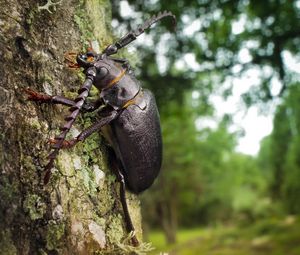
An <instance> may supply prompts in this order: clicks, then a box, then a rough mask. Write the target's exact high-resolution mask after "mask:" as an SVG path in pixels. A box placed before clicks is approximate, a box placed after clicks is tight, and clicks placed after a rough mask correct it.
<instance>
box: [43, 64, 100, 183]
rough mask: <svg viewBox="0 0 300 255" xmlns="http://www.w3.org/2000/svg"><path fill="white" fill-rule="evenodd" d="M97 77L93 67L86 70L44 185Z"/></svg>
mask: <svg viewBox="0 0 300 255" xmlns="http://www.w3.org/2000/svg"><path fill="white" fill-rule="evenodd" d="M95 76H96V70H95V68H94V67H91V68H89V69H87V70H86V79H85V81H84V83H83V85H82V86H81V88H80V89H79V90H78V96H77V97H76V99H75V100H74V102H75V104H74V105H73V106H71V107H70V109H69V111H70V112H71V113H70V114H69V115H68V116H67V117H65V121H66V123H65V124H64V126H62V127H61V128H60V129H61V131H62V132H61V133H60V134H59V135H58V136H56V137H55V138H54V139H55V140H56V141H57V143H55V144H54V145H53V150H52V152H51V153H50V154H49V156H48V157H49V162H48V164H47V165H46V167H45V170H46V174H45V177H44V184H47V183H48V182H49V179H50V176H51V169H52V168H53V165H54V160H55V159H56V157H57V155H58V153H59V150H60V149H61V148H62V146H63V142H64V140H65V138H66V136H67V134H68V132H69V131H70V129H71V127H72V126H73V124H74V122H75V120H76V118H77V116H78V114H79V112H80V109H81V108H82V106H83V104H84V101H85V99H86V98H87V96H88V94H89V91H90V89H91V87H92V85H93V82H94V78H95Z"/></svg>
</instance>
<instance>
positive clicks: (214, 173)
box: [113, 0, 300, 254]
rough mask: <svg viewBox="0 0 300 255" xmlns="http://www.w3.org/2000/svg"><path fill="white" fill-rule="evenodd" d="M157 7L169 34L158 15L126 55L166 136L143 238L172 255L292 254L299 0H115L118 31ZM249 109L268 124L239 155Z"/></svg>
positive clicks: (298, 168)
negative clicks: (227, 107) (225, 106)
mask: <svg viewBox="0 0 300 255" xmlns="http://www.w3.org/2000/svg"><path fill="white" fill-rule="evenodd" d="M161 10H170V11H172V12H173V13H174V14H175V15H176V17H177V21H178V24H177V29H176V31H172V28H171V24H169V23H168V22H162V24H160V25H159V26H156V27H155V29H152V30H150V31H148V34H147V35H145V36H144V37H143V38H144V39H143V40H142V39H141V40H140V41H142V43H138V42H137V43H135V45H133V46H131V47H133V48H134V49H136V51H134V52H132V50H133V48H129V52H127V53H126V54H128V55H131V62H134V61H133V60H136V61H135V62H136V63H133V66H134V67H135V69H136V71H137V72H138V73H139V78H140V79H141V80H142V81H143V84H144V85H145V86H146V87H148V88H150V89H151V90H152V91H153V92H154V93H155V95H156V99H157V102H158V105H159V109H160V114H161V123H162V129H163V136H164V162H163V168H162V173H161V175H160V178H159V180H158V181H157V182H156V184H155V185H154V187H153V188H151V189H150V190H149V191H147V192H146V193H145V194H144V195H143V201H142V207H143V211H144V221H145V224H144V228H145V230H146V233H148V238H149V239H150V241H152V242H154V246H157V247H158V248H161V250H162V251H170V250H171V254H173V253H174V254H201V252H202V254H283V253H287V254H300V227H299V226H300V222H299V217H298V216H297V215H299V214H300V202H299V197H300V182H299V179H300V161H299V159H298V156H299V154H300V133H299V132H300V105H299V101H300V87H299V85H300V83H299V73H300V71H299V67H300V65H299V60H300V56H299V45H300V22H299V18H300V1H298V0H293V1H292V0H265V1H257V0H224V1H220V0H209V1H206V0H198V1H190V0H178V1H157V0H152V1H143V0H138V1H114V2H113V12H114V13H113V17H114V18H115V20H114V21H113V26H114V27H115V30H116V35H117V36H118V35H119V34H118V31H124V29H125V27H126V26H127V25H128V24H130V26H131V27H132V28H135V27H136V25H137V24H140V23H141V22H142V20H145V19H146V18H148V17H149V16H147V15H148V14H149V15H150V14H152V13H157V12H159V11H161ZM120 34H121V32H120ZM133 56H134V57H133ZM237 91H239V94H238V95H237ZM241 91H242V92H241ZM216 96H218V97H222V100H221V101H223V102H226V101H228V100H231V99H232V97H233V96H235V97H238V99H239V100H238V103H236V109H235V110H234V112H231V113H228V112H225V111H224V113H223V114H222V115H220V114H217V107H219V108H220V105H219V106H217V105H216V104H215V100H213V98H214V97H216ZM221 107H222V106H221ZM253 109H256V110H257V111H258V112H259V114H261V115H264V116H268V117H269V118H272V119H273V130H272V132H271V133H270V134H269V135H268V136H266V137H265V138H264V139H263V140H262V141H261V144H260V150H259V152H258V153H252V154H253V155H247V154H243V153H242V152H241V150H238V149H237V145H238V143H239V141H240V140H241V138H242V137H243V136H244V135H247V133H246V132H245V130H244V129H245V127H242V126H239V125H237V123H236V116H237V115H243V114H244V115H246V114H247V113H248V112H249V111H251V110H253ZM249 125H251V126H248V128H249V127H250V129H251V130H252V131H253V132H254V133H255V132H257V133H258V134H259V133H260V130H262V129H264V128H265V127H264V126H263V125H261V124H260V123H255V121H253V122H252V123H249ZM186 229H189V230H186ZM161 232H163V233H164V236H165V240H166V242H167V243H168V245H166V244H165V243H164V241H163V240H161V238H162V235H161ZM191 240H194V242H192V241H191ZM201 240H204V241H203V242H201ZM176 241H177V244H172V243H176ZM156 253H157V250H156Z"/></svg>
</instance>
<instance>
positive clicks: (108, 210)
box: [0, 0, 142, 255]
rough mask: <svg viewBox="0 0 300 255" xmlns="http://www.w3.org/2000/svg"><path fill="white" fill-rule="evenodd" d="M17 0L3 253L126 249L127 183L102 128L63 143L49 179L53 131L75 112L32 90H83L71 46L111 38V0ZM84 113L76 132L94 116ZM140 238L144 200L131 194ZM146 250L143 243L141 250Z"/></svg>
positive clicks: (9, 69) (1, 84)
mask: <svg viewBox="0 0 300 255" xmlns="http://www.w3.org/2000/svg"><path fill="white" fill-rule="evenodd" d="M44 4H46V1H39V4H37V2H36V1H33V0H25V1H21V0H10V1H4V3H1V6H2V11H0V61H1V63H5V64H3V65H1V66H0V75H1V77H2V79H1V80H0V128H1V135H0V140H1V146H0V163H1V174H0V228H1V232H0V247H1V249H0V254H1V255H2V254H93V253H95V252H97V253H99V254H100V253H106V254H109V252H111V253H110V254H117V253H120V254H125V253H126V252H127V253H130V252H132V251H133V250H134V249H133V248H132V249H129V248H128V247H127V246H126V245H127V244H126V240H127V239H126V237H127V233H126V231H125V224H124V220H123V217H122V215H123V211H122V207H121V205H120V202H119V194H118V190H119V186H118V183H116V178H115V177H114V175H113V174H112V171H111V170H110V165H109V162H108V160H107V148H106V145H105V141H104V140H103V138H102V136H101V135H100V134H94V135H93V136H92V137H91V138H89V139H88V140H86V142H85V143H82V144H79V145H78V146H76V147H75V148H74V149H72V150H66V151H62V152H61V153H60V155H59V157H58V159H57V161H56V164H55V168H54V169H53V174H52V177H51V181H50V183H49V184H48V185H47V186H45V185H43V176H44V172H43V170H44V166H45V164H46V163H47V154H48V153H49V145H47V144H46V142H47V140H48V139H49V138H50V137H53V136H54V135H55V134H57V132H58V127H59V126H60V125H61V123H62V121H63V116H64V115H65V114H66V110H65V108H63V107H60V106H49V105H41V104H37V103H33V102H27V101H26V96H24V92H23V89H24V88H27V87H30V88H31V89H34V90H37V91H40V92H43V93H48V94H51V95H54V94H64V95H68V96H72V95H73V96H76V91H77V89H78V88H79V86H80V84H81V82H82V78H81V77H80V75H79V73H76V72H74V71H72V70H69V69H67V67H66V66H65V65H64V57H63V56H64V53H66V52H68V51H81V50H82V49H84V48H85V47H86V45H87V44H88V40H97V41H99V43H100V47H101V48H105V47H106V46H107V45H108V44H109V43H110V42H111V41H112V38H111V31H110V21H111V11H110V3H109V1H108V0H92V1H83V0H79V1H72V0H62V1H60V4H59V5H56V8H55V10H54V9H51V12H52V13H49V12H48V11H46V10H43V9H40V10H39V9H38V7H39V6H43V5H44ZM95 118H96V116H94V115H92V114H89V115H86V116H85V117H83V118H80V119H78V121H77V122H76V125H75V126H74V129H73V134H71V135H73V136H74V135H75V134H76V133H78V132H80V130H82V129H83V128H84V127H87V126H88V125H90V124H91V123H92V122H93V121H95ZM127 200H128V204H129V209H130V212H131V214H132V218H133V221H134V225H135V227H136V230H137V236H138V238H139V239H140V240H141V237H142V232H141V216H140V208H139V201H138V199H137V197H136V196H135V195H133V194H130V193H128V194H127ZM136 250H137V253H138V252H139V251H141V249H136Z"/></svg>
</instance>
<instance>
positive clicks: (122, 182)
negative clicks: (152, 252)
mask: <svg viewBox="0 0 300 255" xmlns="http://www.w3.org/2000/svg"><path fill="white" fill-rule="evenodd" d="M111 156H112V165H113V167H112V168H113V170H114V172H115V175H116V177H117V180H118V182H119V183H120V200H121V204H122V208H123V212H124V219H125V224H126V230H127V232H128V234H130V233H133V235H132V237H131V242H132V245H133V246H135V247H137V246H139V241H138V239H137V237H136V235H135V229H134V226H133V224H132V220H131V217H130V214H129V211H128V206H127V202H126V195H125V188H126V187H125V179H124V176H123V174H122V171H121V163H120V161H118V160H117V158H116V156H115V153H114V152H111Z"/></svg>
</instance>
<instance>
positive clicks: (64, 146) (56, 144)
mask: <svg viewBox="0 0 300 255" xmlns="http://www.w3.org/2000/svg"><path fill="white" fill-rule="evenodd" d="M76 141H77V140H76V139H73V140H70V141H67V140H64V141H63V142H62V143H60V140H59V139H55V138H50V139H49V140H48V144H50V145H51V147H52V148H54V149H57V148H61V149H69V148H72V147H73V146H74V145H75V144H76Z"/></svg>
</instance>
